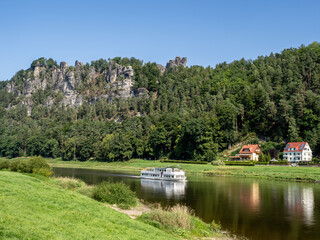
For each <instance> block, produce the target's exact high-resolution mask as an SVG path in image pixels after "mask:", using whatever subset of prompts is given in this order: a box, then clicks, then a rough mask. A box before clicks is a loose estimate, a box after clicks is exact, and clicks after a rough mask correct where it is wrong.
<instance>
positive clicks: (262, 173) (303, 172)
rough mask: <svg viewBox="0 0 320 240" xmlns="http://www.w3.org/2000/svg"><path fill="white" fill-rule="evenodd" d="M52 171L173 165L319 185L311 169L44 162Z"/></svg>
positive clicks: (209, 172)
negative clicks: (54, 168) (52, 168)
mask: <svg viewBox="0 0 320 240" xmlns="http://www.w3.org/2000/svg"><path fill="white" fill-rule="evenodd" d="M47 161H48V163H49V165H50V166H51V167H57V168H82V169H97V170H113V171H130V172H135V173H139V172H140V171H141V170H142V168H144V167H167V166H168V165H171V166H172V165H173V166H177V167H180V168H182V169H184V170H185V171H186V174H187V175H188V174H192V175H193V174H195V175H196V174H201V175H207V176H223V177H237V178H254V179H270V180H277V181H294V182H311V183H319V181H320V168H319V167H314V166H310V167H309V166H308V167H307V166H303V167H301V166H300V167H290V166H272V165H256V166H213V165H212V164H210V163H208V164H186V163H180V164H172V163H165V162H160V160H141V159H132V160H130V161H128V162H98V161H86V162H80V161H74V160H72V161H62V160H61V159H47Z"/></svg>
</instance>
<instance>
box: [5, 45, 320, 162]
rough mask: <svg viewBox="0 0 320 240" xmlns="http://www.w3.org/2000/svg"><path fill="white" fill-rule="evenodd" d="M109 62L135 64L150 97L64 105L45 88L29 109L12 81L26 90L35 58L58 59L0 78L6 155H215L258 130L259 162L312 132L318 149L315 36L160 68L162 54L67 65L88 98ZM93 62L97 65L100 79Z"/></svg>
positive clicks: (102, 86)
mask: <svg viewBox="0 0 320 240" xmlns="http://www.w3.org/2000/svg"><path fill="white" fill-rule="evenodd" d="M111 62H113V63H114V64H120V65H123V66H132V68H133V69H134V76H133V80H134V88H135V89H136V90H137V89H138V88H146V89H147V90H148V94H147V96H145V97H143V98H135V97H132V98H128V99H121V98H120V99H113V100H112V101H106V100H99V101H97V102H95V103H92V104H89V103H88V102H85V103H84V104H83V105H82V106H80V107H79V108H77V109H75V108H68V107H64V106H61V100H62V97H63V96H62V95H61V94H59V93H55V92H53V91H52V90H50V87H48V88H47V89H45V90H39V91H38V92H36V93H34V94H33V96H32V100H33V102H34V106H33V107H32V114H31V116H27V108H26V107H24V106H23V105H22V106H21V105H20V103H22V101H23V96H22V95H21V94H20V96H18V95H19V94H17V92H18V91H15V92H14V93H8V92H7V91H6V88H7V84H8V83H9V84H12V83H14V85H15V88H16V89H18V90H23V88H24V85H25V84H26V80H27V79H30V78H32V76H33V69H34V68H35V67H36V66H40V67H44V68H46V73H48V74H49V73H50V68H52V67H53V66H57V64H56V63H55V62H54V61H53V60H52V59H48V60H47V59H45V58H40V59H38V60H35V61H34V62H33V63H32V65H31V68H30V69H28V70H21V71H19V72H17V74H16V75H15V76H14V77H13V78H12V79H11V80H10V81H7V82H0V156H5V157H9V158H14V157H18V156H32V155H41V156H44V157H62V158H63V159H64V160H71V159H78V160H81V161H86V160H88V159H90V158H96V159H99V160H102V161H126V160H129V159H130V158H145V159H160V158H170V159H181V160H187V161H189V160H192V161H200V162H201V161H207V162H211V161H213V160H215V159H216V156H217V153H218V152H219V151H222V150H224V149H227V148H228V146H232V145H234V144H235V143H237V142H239V141H241V140H243V139H244V138H245V137H246V136H251V135H252V133H254V138H253V139H251V140H250V141H246V142H248V143H251V144H254V143H258V141H259V139H263V140H267V141H266V142H265V143H263V144H262V150H263V152H264V153H265V155H266V157H267V158H268V159H265V160H262V161H263V162H264V161H268V160H269V157H268V153H269V154H270V157H271V158H272V157H276V155H277V154H272V149H277V150H279V151H282V150H283V147H284V146H285V142H287V141H301V140H303V141H307V142H309V144H310V146H311V149H312V150H313V155H314V156H318V155H319V154H320V104H319V103H320V44H319V43H317V42H314V43H312V44H311V45H309V46H307V47H305V46H301V47H300V48H297V49H294V48H291V49H286V50H284V51H282V52H281V53H277V54H270V56H265V57H258V58H257V59H256V60H253V61H252V60H245V59H241V60H239V61H234V62H232V63H230V64H227V63H221V64H218V65H217V66H216V67H215V68H211V67H207V68H204V67H201V66H191V67H187V68H184V67H177V68H175V69H170V70H168V71H165V72H164V73H161V72H160V70H159V68H158V67H157V65H156V63H146V64H143V62H142V61H140V60H138V59H135V58H130V59H129V58H120V57H116V58H114V59H112V60H111V59H108V60H104V59H100V60H97V61H93V62H92V63H91V66H90V65H89V64H85V65H84V66H82V67H81V72H80V73H79V72H77V71H76V70H75V69H74V68H69V69H68V71H73V72H74V74H78V75H79V77H80V79H81V84H80V86H76V88H77V91H79V93H81V94H83V95H84V96H85V98H86V100H88V101H89V102H90V100H92V99H94V98H95V97H98V96H99V95H100V94H106V93H107V92H108V91H109V90H110V89H109V90H108V89H107V83H106V79H105V78H106V76H105V75H104V74H105V73H104V71H105V70H106V69H107V68H109V67H110V63H111ZM90 67H93V68H95V69H96V70H97V72H98V73H99V76H98V77H97V78H96V79H95V80H94V81H93V80H90V77H89V69H90ZM48 96H51V97H53V98H54V99H55V104H54V105H53V106H52V107H51V108H47V107H45V106H43V103H44V102H45V101H46V100H47V97H48ZM9 106H15V107H13V108H11V109H6V108H8V107H9ZM136 115H139V116H140V117H137V116H136ZM113 120H115V121H113ZM273 152H275V151H273ZM236 153H238V150H237V152H236ZM274 155H275V156H274ZM280 157H281V153H280Z"/></svg>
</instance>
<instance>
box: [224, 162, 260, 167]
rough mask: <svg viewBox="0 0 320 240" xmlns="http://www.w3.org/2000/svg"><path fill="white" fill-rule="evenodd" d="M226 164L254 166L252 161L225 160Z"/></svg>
mask: <svg viewBox="0 0 320 240" xmlns="http://www.w3.org/2000/svg"><path fill="white" fill-rule="evenodd" d="M225 164H226V165H231V166H254V164H255V163H254V162H253V161H225Z"/></svg>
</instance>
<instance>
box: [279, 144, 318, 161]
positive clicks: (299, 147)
mask: <svg viewBox="0 0 320 240" xmlns="http://www.w3.org/2000/svg"><path fill="white" fill-rule="evenodd" d="M283 159H284V160H287V161H288V162H300V161H301V162H304V161H311V160H312V151H311V148H310V146H309V144H308V143H307V142H289V143H287V145H286V147H285V148H284V150H283Z"/></svg>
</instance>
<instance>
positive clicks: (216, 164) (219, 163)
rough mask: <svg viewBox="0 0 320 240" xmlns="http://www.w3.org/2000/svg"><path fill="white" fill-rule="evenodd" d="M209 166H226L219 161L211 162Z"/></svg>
mask: <svg viewBox="0 0 320 240" xmlns="http://www.w3.org/2000/svg"><path fill="white" fill-rule="evenodd" d="M211 164H212V165H213V166H224V165H226V164H225V162H224V161H221V160H216V161H212V162H211Z"/></svg>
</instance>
